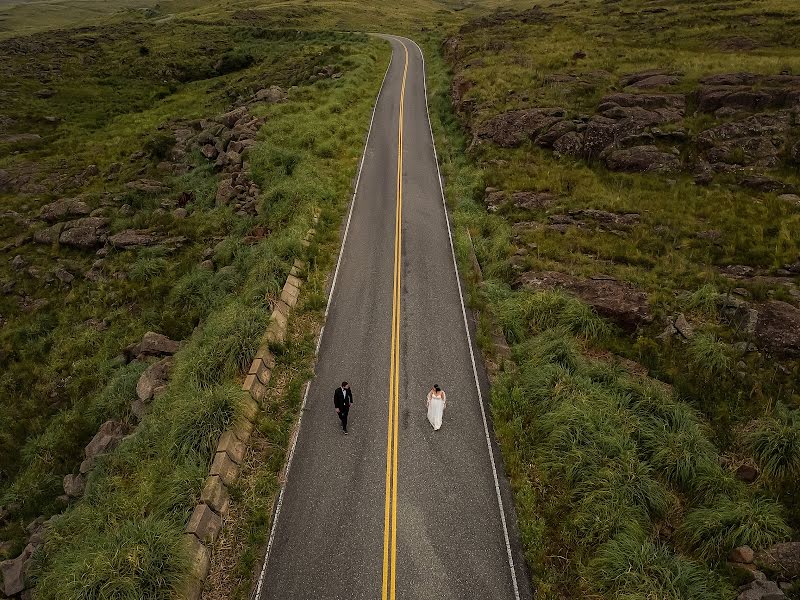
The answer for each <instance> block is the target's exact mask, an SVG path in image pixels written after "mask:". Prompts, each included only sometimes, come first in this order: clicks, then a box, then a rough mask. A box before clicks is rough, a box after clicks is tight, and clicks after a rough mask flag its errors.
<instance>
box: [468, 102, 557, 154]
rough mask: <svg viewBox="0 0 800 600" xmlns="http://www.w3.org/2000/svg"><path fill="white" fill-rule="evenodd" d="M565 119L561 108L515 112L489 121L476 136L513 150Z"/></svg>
mask: <svg viewBox="0 0 800 600" xmlns="http://www.w3.org/2000/svg"><path fill="white" fill-rule="evenodd" d="M563 119H564V110H563V109H561V108H531V109H526V110H515V111H511V112H507V113H502V114H499V115H497V116H496V117H493V118H492V119H489V120H488V121H487V122H486V123H484V124H483V125H481V126H480V127H479V128H478V129H477V131H476V132H475V134H476V136H477V137H478V138H480V139H486V140H490V141H492V142H494V143H495V144H497V145H498V146H500V147H502V148H513V147H515V146H519V145H521V144H522V143H524V142H526V141H528V140H530V139H532V138H534V137H536V136H537V135H538V134H540V133H544V132H545V131H547V130H548V129H550V127H552V126H553V125H555V124H556V123H559V122H561V121H562V120H563Z"/></svg>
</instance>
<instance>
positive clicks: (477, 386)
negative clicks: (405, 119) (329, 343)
mask: <svg viewBox="0 0 800 600" xmlns="http://www.w3.org/2000/svg"><path fill="white" fill-rule="evenodd" d="M402 39H406V40H408V41H409V42H411V43H412V44H414V45H415V46H416V47H417V50H419V56H420V58H421V59H422V81H423V83H424V87H425V110H426V112H427V114H428V130H429V131H430V133H431V145H432V146H433V157H434V160H435V161H436V174H437V176H438V178H439V192H440V193H441V196H442V208H443V209H444V218H445V221H446V222H447V235H448V236H449V238H450V252H451V254H452V255H453V269H454V270H455V273H456V283H457V284H458V297H459V299H460V301H461V314H462V315H463V316H464V330H465V331H466V333H467V343H468V344H469V358H470V360H471V361H472V372H473V374H474V375H475V389H476V390H477V392H478V404H479V405H480V407H481V417H482V418H483V430H484V433H485V434H486V448H487V449H488V450H489V461H490V462H491V463H492V475H493V476H494V489H495V492H496V493H497V505H498V507H499V508H500V521H501V522H502V524H503V536H504V537H505V543H506V552H507V553H508V565H509V567H510V568H511V582H512V584H513V586H514V598H515V599H516V600H519V585H518V583H517V572H516V569H515V568H514V556H513V554H512V551H511V542H510V540H509V537H508V526H507V524H506V511H505V509H504V508H503V497H502V495H501V493H500V480H499V479H498V477H497V467H496V466H495V459H494V451H493V450H492V440H491V436H490V435H489V423H488V422H487V420H486V411H485V409H484V407H483V394H481V385H480V381H479V380H478V368H477V367H476V366H475V353H474V352H473V350H472V336H471V335H470V333H469V323H468V322H467V310H466V308H465V307H464V294H463V293H462V292H461V278H460V277H459V275H458V263H457V262H456V251H455V247H454V246H453V233H452V231H451V229H450V217H449V216H448V214H447V202H446V201H445V199H444V187H443V186H442V173H441V172H440V171H439V156H438V155H437V153H436V140H435V139H434V137H433V126H432V125H431V113H430V109H429V108H428V75H427V73H426V72H425V55H424V54H423V52H422V48H420V47H419V44H417V42H415V41H414V40H412V39H409V38H402Z"/></svg>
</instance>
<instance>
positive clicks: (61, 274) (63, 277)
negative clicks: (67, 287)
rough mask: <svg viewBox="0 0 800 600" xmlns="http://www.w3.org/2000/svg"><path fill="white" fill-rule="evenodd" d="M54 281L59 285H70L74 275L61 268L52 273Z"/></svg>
mask: <svg viewBox="0 0 800 600" xmlns="http://www.w3.org/2000/svg"><path fill="white" fill-rule="evenodd" d="M54 274H55V276H56V279H58V280H59V281H60V282H61V283H64V284H70V283H72V281H73V280H74V279H75V275H73V274H72V273H70V272H69V271H67V270H66V269H64V268H63V267H61V268H58V269H56V270H55V271H54Z"/></svg>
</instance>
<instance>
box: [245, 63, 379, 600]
mask: <svg viewBox="0 0 800 600" xmlns="http://www.w3.org/2000/svg"><path fill="white" fill-rule="evenodd" d="M393 61H394V52H392V56H391V57H390V59H389V64H388V65H387V67H386V71H385V72H384V74H383V80H382V81H381V87H380V88H379V89H378V95H377V96H375V104H374V105H373V106H372V116H371V117H370V120H369V129H367V138H366V140H365V141H364V151H363V152H362V153H361V164H359V166H358V175H357V176H356V183H355V185H354V186H353V197H352V198H351V200H350V211H349V212H348V214H347V224H346V225H345V227H344V235H343V236H342V246H341V248H339V258H338V259H337V260H336V269H335V270H334V272H333V282H332V283H331V291H330V293H329V294H328V304H327V305H326V306H325V317H324V319H323V323H324V322H325V321H326V320H327V318H328V312H329V311H330V308H331V300H332V299H333V291H334V290H335V289H336V279H337V277H338V276H339V266H340V265H341V264H342V255H343V254H344V246H345V244H346V243H347V234H348V232H349V231H350V220H351V219H352V218H353V207H355V205H356V195H357V194H358V184H359V183H360V182H361V171H362V170H363V168H364V160H365V159H366V157H367V148H368V147H369V138H370V134H371V133H372V123H373V121H374V120H375V111H377V109H378V101H379V100H380V97H381V93H382V92H383V84H384V83H386V76H387V75H388V74H389V69H390V68H391V67H392V62H393ZM324 332H325V326H324V325H323V326H322V328H321V329H320V331H319V338H318V339H317V347H316V350H315V353H314V354H315V356H316V355H318V354H319V347H320V344H322V335H323V333H324ZM312 381H313V379H312ZM309 389H311V381H309V382H308V383H306V391H305V393H304V394H303V402H302V403H301V405H300V416H299V417H298V418H297V427H296V431H297V433H296V434H295V436H294V438H293V439H292V442H291V446H290V447H289V456H288V458H287V460H286V470H285V474H284V478H283V484H282V485H281V492H280V494H279V495H278V503H277V505H276V506H275V517H274V518H273V519H272V528H271V529H270V532H269V541H268V542H267V551H266V553H265V554H264V564H263V566H262V567H261V573H260V575H259V577H258V585H257V587H256V591H255V594H254V595H253V596H252V598H254V599H255V600H259V598H261V590H262V587H263V585H264V576H265V575H266V573H267V563H268V562H269V554H270V551H271V550H272V543H273V541H274V539H275V531H276V529H277V526H278V517H279V516H280V514H281V506H283V494H284V492H285V491H286V484H287V483H288V481H289V471H290V470H291V468H292V459H293V458H294V449H295V447H296V446H297V438H298V437H300V426H301V425H302V422H303V411H304V410H305V407H306V400H307V399H308V390H309Z"/></svg>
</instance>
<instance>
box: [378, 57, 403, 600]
mask: <svg viewBox="0 0 800 600" xmlns="http://www.w3.org/2000/svg"><path fill="white" fill-rule="evenodd" d="M403 49H404V51H405V62H404V64H403V83H402V86H401V88H400V118H399V123H398V126H397V197H396V210H395V213H396V216H395V224H394V289H393V296H392V358H391V365H390V367H389V426H388V428H387V434H386V435H387V441H386V512H385V515H384V523H383V591H382V592H381V598H382V600H395V580H396V578H395V575H396V569H395V566H396V564H397V446H398V421H399V412H400V270H401V260H402V252H401V248H402V241H401V237H402V222H403V108H404V104H405V97H406V75H407V74H408V48H407V47H406V45H405V44H403Z"/></svg>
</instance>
